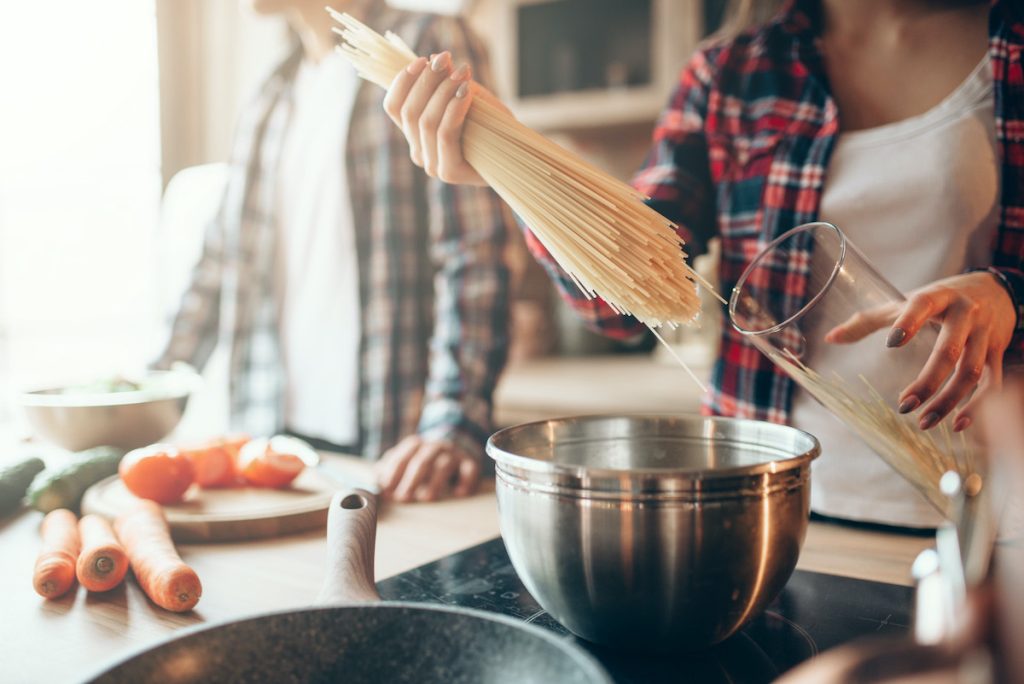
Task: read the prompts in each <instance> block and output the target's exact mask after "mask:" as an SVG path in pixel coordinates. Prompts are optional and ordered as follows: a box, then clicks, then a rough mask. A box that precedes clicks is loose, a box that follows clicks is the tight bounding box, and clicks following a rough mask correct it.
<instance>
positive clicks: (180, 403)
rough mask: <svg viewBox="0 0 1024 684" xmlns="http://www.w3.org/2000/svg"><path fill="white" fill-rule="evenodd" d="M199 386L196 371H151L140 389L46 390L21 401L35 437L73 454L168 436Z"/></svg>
mask: <svg viewBox="0 0 1024 684" xmlns="http://www.w3.org/2000/svg"><path fill="white" fill-rule="evenodd" d="M200 382H201V380H200V377H199V375H198V374H196V373H195V372H193V371H185V370H172V371H150V372H149V373H147V374H146V375H145V376H143V377H142V378H141V379H140V380H139V384H140V386H141V387H140V389H133V390H126V391H92V390H90V389H89V388H83V387H76V386H68V387H48V388H45V389H39V390H35V391H32V392H25V393H23V394H22V395H21V396H20V397H19V403H20V404H21V406H22V408H23V410H24V411H25V414H26V416H27V417H28V421H29V423H30V425H31V426H32V429H33V430H34V431H35V433H36V434H37V435H38V436H39V437H41V438H43V439H45V440H48V441H50V442H53V443H54V444H57V445H58V446H61V447H64V448H65V449H69V450H71V451H82V450H83V449H89V448H92V447H95V446H102V445H107V446H114V447H120V448H121V449H125V450H128V449H135V448H138V447H142V446H146V445H148V444H153V443H154V442H159V441H160V440H161V439H163V438H164V437H166V436H167V435H168V434H169V433H170V432H171V430H173V429H174V428H175V427H176V426H177V425H178V422H179V421H180V420H181V417H182V415H183V414H184V412H185V405H186V404H187V402H188V397H189V395H190V394H191V393H192V392H193V391H194V390H195V389H196V388H197V387H198V385H199V383H200Z"/></svg>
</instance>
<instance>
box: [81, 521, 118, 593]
mask: <svg viewBox="0 0 1024 684" xmlns="http://www.w3.org/2000/svg"><path fill="white" fill-rule="evenodd" d="M78 532H79V534H80V535H81V537H82V553H81V554H80V555H79V556H78V565H77V566H76V567H75V574H76V575H77V576H78V582H79V583H80V584H81V585H82V586H83V587H85V588H86V589H88V590H89V591H110V590H111V589H113V588H114V587H116V586H117V585H118V584H120V583H121V580H123V579H124V575H125V573H126V572H128V555H127V554H126V553H125V552H124V547H122V546H121V544H120V542H118V541H117V537H115V536H114V528H113V527H111V526H110V523H108V522H107V520H106V518H102V517H100V516H98V515H84V516H82V519H81V520H79V521H78Z"/></svg>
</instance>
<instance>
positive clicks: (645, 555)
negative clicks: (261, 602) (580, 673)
mask: <svg viewBox="0 0 1024 684" xmlns="http://www.w3.org/2000/svg"><path fill="white" fill-rule="evenodd" d="M819 450H820V448H819V446H818V441H817V440H816V439H815V438H814V437H812V436H811V435H809V434H807V433H806V432H802V431H800V430H796V429H794V428H790V427H786V426H783V425H774V424H771V423H765V422H760V421H753V420H739V419H727V418H704V417H700V416H678V415H677V416H586V417H576V418H562V419H558V420H547V421H541V422H536V423H528V424H525V425H519V426H517V427H511V428H507V429H504V430H501V431H499V432H497V433H495V434H494V435H493V436H492V437H491V438H490V440H488V442H487V453H488V455H490V457H491V458H493V459H494V461H495V468H496V474H497V494H498V507H499V510H500V522H501V535H502V538H503V539H504V541H505V546H506V548H507V549H508V553H509V556H510V557H511V559H512V564H513V566H514V567H515V569H516V572H517V573H518V574H519V577H520V578H521V579H522V580H523V583H524V584H525V585H526V587H527V589H529V591H530V593H531V594H532V595H533V596H534V598H536V599H537V601H538V602H539V603H540V605H541V606H543V607H544V609H545V610H547V611H548V612H549V613H550V614H551V615H552V616H553V617H554V618H555V619H556V620H558V621H559V622H561V623H562V624H563V625H565V626H566V627H567V628H568V629H569V630H571V631H572V632H574V633H575V634H577V635H579V636H581V637H583V638H584V639H588V640H590V641H594V642H598V643H601V644H607V645H610V646H620V647H626V648H639V649H650V650H695V649H700V648H705V647H708V646H711V645H712V644H715V643H718V642H719V641H722V640H723V639H725V638H727V637H728V636H730V635H731V634H733V633H735V632H736V631H737V630H739V629H740V628H741V627H742V626H743V625H744V624H745V623H746V622H747V621H748V620H750V619H751V618H753V617H754V616H756V615H757V614H758V613H760V612H761V611H762V610H763V609H764V608H765V606H766V605H767V604H768V603H769V602H771V600H772V599H773V598H774V597H775V596H776V594H778V592H779V591H780V590H781V589H782V587H783V585H784V584H785V583H786V581H787V580H788V579H789V576H790V574H791V573H792V572H793V568H794V567H795V566H796V560H797V556H798V555H799V553H800V547H801V545H802V544H803V540H804V534H805V532H806V531H807V520H808V513H809V503H810V468H811V461H812V460H813V459H814V458H815V457H817V455H818V452H819Z"/></svg>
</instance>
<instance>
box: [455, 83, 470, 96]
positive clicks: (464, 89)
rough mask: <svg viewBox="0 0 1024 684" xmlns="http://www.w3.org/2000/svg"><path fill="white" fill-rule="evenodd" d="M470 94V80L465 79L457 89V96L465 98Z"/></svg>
mask: <svg viewBox="0 0 1024 684" xmlns="http://www.w3.org/2000/svg"><path fill="white" fill-rule="evenodd" d="M466 95H469V81H463V82H462V85H460V86H459V89H458V90H456V91H455V97H458V98H463V97H466Z"/></svg>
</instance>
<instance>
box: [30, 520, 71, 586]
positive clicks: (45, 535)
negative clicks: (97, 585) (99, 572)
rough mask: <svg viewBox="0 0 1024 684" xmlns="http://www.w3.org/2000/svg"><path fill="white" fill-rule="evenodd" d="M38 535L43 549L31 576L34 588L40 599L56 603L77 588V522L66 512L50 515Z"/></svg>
mask: <svg viewBox="0 0 1024 684" xmlns="http://www.w3.org/2000/svg"><path fill="white" fill-rule="evenodd" d="M39 533H40V535H41V536H42V539H43V545H42V548H41V549H40V550H39V556H38V558H36V566H35V569H34V570H33V572H32V586H33V587H35V590H36V592H37V593H38V594H39V595H40V596H42V597H44V598H48V599H55V598H58V597H60V596H63V595H64V594H66V593H68V591H69V590H70V589H71V587H72V586H74V584H75V562H76V561H77V560H78V553H79V551H81V549H82V540H81V538H80V537H79V536H78V518H76V517H75V514H74V513H72V512H71V511H69V510H68V509H66V508H58V509H56V510H54V511H50V512H49V513H47V514H46V517H45V518H43V524H42V525H41V526H40V528H39Z"/></svg>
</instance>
